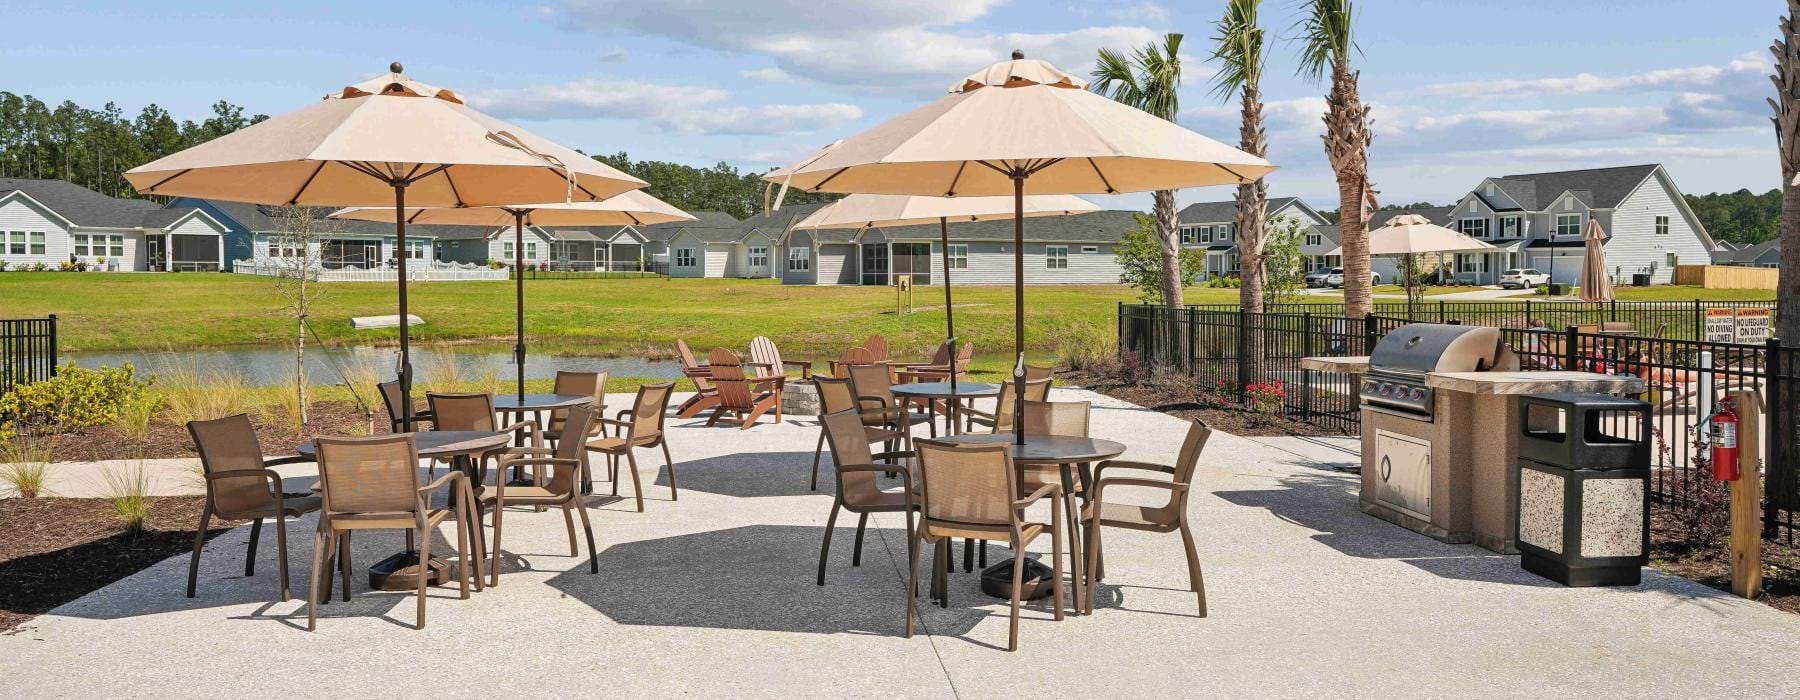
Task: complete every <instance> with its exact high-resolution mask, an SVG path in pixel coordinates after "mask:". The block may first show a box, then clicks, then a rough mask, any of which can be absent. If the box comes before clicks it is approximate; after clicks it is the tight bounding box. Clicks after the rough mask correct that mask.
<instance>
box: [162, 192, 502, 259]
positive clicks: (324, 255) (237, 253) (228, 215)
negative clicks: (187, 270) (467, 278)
mask: <svg viewBox="0 0 1800 700" xmlns="http://www.w3.org/2000/svg"><path fill="white" fill-rule="evenodd" d="M169 206H170V207H172V208H178V207H193V208H196V209H199V210H201V211H204V212H206V213H208V214H210V215H211V216H213V217H214V218H216V219H217V220H218V221H219V222H221V223H222V224H223V225H224V227H225V231H226V232H225V246H224V250H225V269H227V270H233V269H234V266H235V265H236V263H239V262H245V263H250V265H248V266H246V269H256V268H264V267H268V266H272V265H275V264H277V263H279V262H280V260H281V258H284V257H297V256H290V255H289V253H292V252H293V251H291V250H286V248H287V247H288V246H286V245H285V244H286V243H288V241H287V240H286V239H287V238H288V237H289V236H288V234H287V231H289V229H290V228H291V227H292V224H291V223H290V222H289V220H288V219H287V218H286V211H287V210H286V208H284V207H278V206H274V205H268V204H247V203H244V202H227V201H222V200H215V199H197V198H192V197H178V198H176V199H175V200H174V201H172V202H170V203H169ZM333 211H337V209H336V208H335V207H319V208H315V209H314V210H313V216H314V217H316V219H315V221H316V223H315V224H314V232H313V237H314V238H316V239H317V242H316V243H313V244H311V246H310V247H311V248H312V251H311V252H310V253H309V255H308V256H307V257H308V258H309V259H312V260H317V261H318V264H319V266H320V267H322V268H324V269H327V270H368V269H374V268H380V267H382V266H384V265H387V264H389V263H391V262H393V261H394V260H396V259H397V250H396V248H395V238H394V225H393V224H386V223H380V222H376V221H354V220H348V219H327V218H326V217H327V216H328V215H329V214H330V213H331V212H333ZM470 230H472V229H471V228H470V227H467V226H440V225H425V224H408V225H407V227H406V247H407V260H409V261H410V260H421V261H425V260H431V259H433V257H434V254H433V249H434V248H435V245H436V242H437V239H438V238H439V237H440V236H456V235H464V234H467V233H468V232H469V231H470ZM237 271H239V272H242V271H243V270H237Z"/></svg>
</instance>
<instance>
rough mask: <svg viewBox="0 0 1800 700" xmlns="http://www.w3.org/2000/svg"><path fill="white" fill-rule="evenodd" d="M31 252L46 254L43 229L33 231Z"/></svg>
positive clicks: (33, 253)
mask: <svg viewBox="0 0 1800 700" xmlns="http://www.w3.org/2000/svg"><path fill="white" fill-rule="evenodd" d="M31 254H32V255H43V254H44V232H43V231H32V232H31Z"/></svg>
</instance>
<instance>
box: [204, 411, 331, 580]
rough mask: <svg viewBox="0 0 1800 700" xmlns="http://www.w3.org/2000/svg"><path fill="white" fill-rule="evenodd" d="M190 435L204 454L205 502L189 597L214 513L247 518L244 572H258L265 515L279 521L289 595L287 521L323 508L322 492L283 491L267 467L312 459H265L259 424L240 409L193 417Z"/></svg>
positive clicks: (279, 558) (280, 557)
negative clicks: (223, 414) (207, 417)
mask: <svg viewBox="0 0 1800 700" xmlns="http://www.w3.org/2000/svg"><path fill="white" fill-rule="evenodd" d="M187 428H188V434H189V435H192V436H193V438H194V448H195V449H196V450H198V451H199V452H200V466H201V468H202V469H204V470H205V475H206V506H205V508H204V509H203V510H201V511H200V527H199V528H198V529H197V530H195V532H194V556H193V559H191V560H189V561H188V582H187V597H189V598H192V597H194V588H195V585H196V582H197V581H198V579H199V576H200V550H201V548H202V547H204V546H205V545H206V528H207V525H209V524H210V523H211V522H212V519H213V516H215V515H217V516H219V517H221V518H227V519H232V520H249V521H251V522H250V544H249V547H248V548H247V550H246V551H245V553H244V575H245V576H254V575H256V540H257V538H258V536H259V535H261V534H262V521H263V519H264V518H273V519H274V520H275V556H276V559H275V561H276V567H277V569H278V570H279V571H280V573H281V599H282V600H283V601H285V600H287V599H288V597H289V591H288V589H289V585H288V548H287V519H288V518H298V517H300V516H302V515H305V514H307V513H311V512H313V511H316V510H318V509H319V497H318V496H296V497H288V496H285V495H283V493H282V489H281V475H280V474H277V473H275V471H274V470H272V469H270V468H269V467H273V466H277V465H282V464H294V463H298V462H311V461H313V460H311V459H308V458H305V457H300V456H291V457H277V458H274V459H265V458H264V457H263V454H262V448H261V447H259V446H258V445H257V442H256V428H255V427H253V426H251V425H250V418H249V416H246V415H244V414H242V413H240V414H237V415H235V416H226V417H224V418H219V419H216V420H197V421H189V422H188V424H187Z"/></svg>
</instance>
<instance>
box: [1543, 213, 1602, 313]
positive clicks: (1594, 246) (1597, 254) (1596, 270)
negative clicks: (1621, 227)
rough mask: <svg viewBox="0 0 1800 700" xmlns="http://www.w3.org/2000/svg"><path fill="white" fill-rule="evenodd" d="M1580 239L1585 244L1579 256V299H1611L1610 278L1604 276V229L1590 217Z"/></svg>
mask: <svg viewBox="0 0 1800 700" xmlns="http://www.w3.org/2000/svg"><path fill="white" fill-rule="evenodd" d="M1582 239H1583V240H1584V241H1585V243H1586V245H1585V249H1584V250H1583V251H1582V258H1581V300H1582V301H1612V298H1613V287H1612V280H1611V279H1609V278H1608V277H1607V276H1606V230H1605V229H1602V228H1600V222H1599V221H1596V220H1594V219H1592V218H1590V219H1588V225H1587V230H1586V231H1584V232H1583V235H1582ZM1554 254H1555V252H1554V251H1552V255H1554Z"/></svg>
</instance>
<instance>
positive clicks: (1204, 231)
mask: <svg viewBox="0 0 1800 700" xmlns="http://www.w3.org/2000/svg"><path fill="white" fill-rule="evenodd" d="M1194 231H1195V233H1194V235H1195V237H1196V238H1197V239H1198V240H1199V241H1200V242H1201V243H1211V242H1212V227H1211V226H1201V227H1199V228H1196V229H1194Z"/></svg>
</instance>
